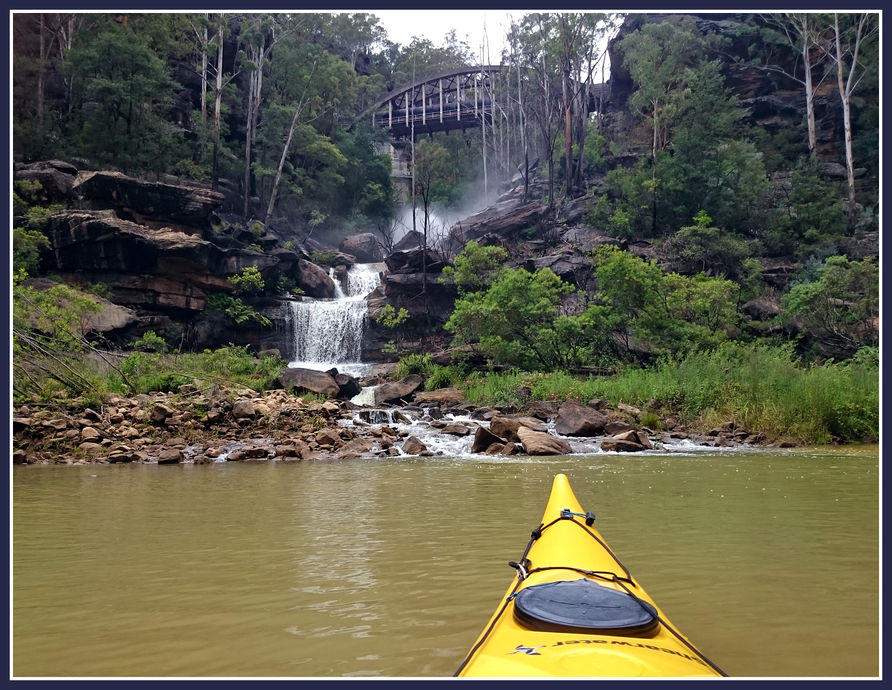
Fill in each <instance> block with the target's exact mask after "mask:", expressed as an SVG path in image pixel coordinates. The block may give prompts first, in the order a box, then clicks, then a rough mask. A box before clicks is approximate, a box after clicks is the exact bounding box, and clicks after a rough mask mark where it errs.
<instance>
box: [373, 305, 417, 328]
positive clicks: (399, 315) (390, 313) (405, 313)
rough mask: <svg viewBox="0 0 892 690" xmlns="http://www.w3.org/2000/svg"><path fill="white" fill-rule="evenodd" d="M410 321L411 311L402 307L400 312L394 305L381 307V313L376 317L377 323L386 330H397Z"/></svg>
mask: <svg viewBox="0 0 892 690" xmlns="http://www.w3.org/2000/svg"><path fill="white" fill-rule="evenodd" d="M408 319H409V310H408V309H406V308H405V307H400V308H399V311H397V309H396V308H395V307H394V306H393V305H392V304H385V305H384V306H383V307H381V312H380V313H379V314H378V316H376V317H375V321H377V322H378V323H380V324H381V325H382V326H384V327H385V328H396V327H397V326H399V325H401V324H403V323H405V322H406V321H407V320H408Z"/></svg>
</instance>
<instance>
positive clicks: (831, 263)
mask: <svg viewBox="0 0 892 690" xmlns="http://www.w3.org/2000/svg"><path fill="white" fill-rule="evenodd" d="M782 304H783V306H784V308H785V309H786V311H787V314H788V316H791V317H796V318H798V319H800V320H801V322H802V326H803V329H804V331H805V333H807V334H808V335H809V336H810V337H812V338H814V340H815V341H816V342H817V343H818V345H819V346H820V347H821V349H822V350H823V353H824V354H825V356H830V357H851V356H852V355H853V354H855V352H857V351H858V350H859V349H861V348H862V347H865V346H876V345H878V344H879V307H880V294H879V269H878V266H877V264H876V262H875V260H874V259H871V258H867V259H864V260H862V261H850V260H849V259H848V258H846V257H844V256H831V257H828V258H827V259H826V260H825V261H824V263H823V265H822V266H821V267H820V268H819V269H818V278H817V280H813V281H811V282H800V283H797V284H795V285H793V287H792V288H790V291H789V292H788V293H787V294H786V295H784V296H783V298H782Z"/></svg>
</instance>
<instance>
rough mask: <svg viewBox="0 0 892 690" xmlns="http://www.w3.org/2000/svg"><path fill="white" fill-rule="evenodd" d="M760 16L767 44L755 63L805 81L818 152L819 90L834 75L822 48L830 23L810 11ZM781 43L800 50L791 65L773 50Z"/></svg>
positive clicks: (810, 142)
mask: <svg viewBox="0 0 892 690" xmlns="http://www.w3.org/2000/svg"><path fill="white" fill-rule="evenodd" d="M759 18H760V19H761V20H762V22H764V24H765V27H766V28H767V30H764V29H763V30H762V31H760V35H761V39H762V41H761V43H762V45H763V48H762V51H761V53H759V54H756V55H754V56H753V58H754V64H755V65H756V66H757V67H758V68H759V69H762V70H765V71H769V72H776V73H779V74H783V75H784V76H786V77H789V78H790V79H792V80H793V81H795V82H798V83H799V84H802V86H803V89H804V93H805V119H806V125H807V128H808V150H809V153H810V154H812V155H814V153H815V147H816V146H817V130H816V125H815V104H814V99H815V92H816V90H818V89H820V87H821V84H822V83H823V82H824V80H825V79H827V78H828V77H829V76H830V74H831V69H830V68H831V67H832V63H831V62H829V61H828V59H827V52H826V51H825V50H823V49H822V46H824V45H826V42H827V40H828V36H827V25H826V23H825V22H823V21H822V20H821V18H820V17H818V16H816V15H814V14H812V13H808V12H779V13H771V14H761V15H759ZM777 43H780V44H783V45H786V46H789V47H790V48H791V49H792V50H793V51H794V52H795V53H796V55H797V59H796V60H795V61H794V62H793V63H792V64H790V65H789V66H785V62H784V61H783V60H782V59H780V56H776V53H775V52H774V51H773V50H772V47H773V45H774V44H777ZM775 57H777V58H778V59H775ZM816 71H817V82H816V81H815V77H816V74H815V72H816Z"/></svg>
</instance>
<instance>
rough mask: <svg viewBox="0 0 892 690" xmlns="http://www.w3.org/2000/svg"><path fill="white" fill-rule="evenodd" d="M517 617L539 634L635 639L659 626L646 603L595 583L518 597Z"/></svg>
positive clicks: (541, 588)
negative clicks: (612, 634)
mask: <svg viewBox="0 0 892 690" xmlns="http://www.w3.org/2000/svg"><path fill="white" fill-rule="evenodd" d="M514 615H515V617H516V618H517V619H518V621H519V622H521V623H523V624H524V625H526V626H527V627H530V628H533V629H536V630H547V631H562V630H572V631H576V632H586V631H589V632H598V633H607V634H609V633H610V632H616V633H617V634H623V635H633V634H638V635H640V634H643V633H646V632H649V631H650V630H652V629H653V628H654V627H656V625H657V622H658V620H657V612H656V609H654V607H653V606H651V605H650V604H648V603H647V602H645V601H641V600H640V599H636V598H635V597H633V596H631V595H629V594H626V593H624V592H620V591H618V590H615V589H611V588H609V587H603V586H602V585H599V584H598V583H597V582H592V581H591V580H586V579H584V578H583V579H579V580H573V581H567V580H561V581H558V582H546V583H544V584H541V585H533V586H531V587H526V588H525V589H522V590H520V591H519V592H518V593H517V594H516V595H515V597H514Z"/></svg>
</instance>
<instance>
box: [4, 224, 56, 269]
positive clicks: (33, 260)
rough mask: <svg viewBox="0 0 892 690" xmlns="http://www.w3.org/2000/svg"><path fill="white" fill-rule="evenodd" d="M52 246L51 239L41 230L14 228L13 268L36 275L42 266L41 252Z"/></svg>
mask: <svg viewBox="0 0 892 690" xmlns="http://www.w3.org/2000/svg"><path fill="white" fill-rule="evenodd" d="M49 248H50V241H49V240H48V239H47V237H46V235H44V234H43V233H42V232H40V230H27V229H25V228H13V229H12V268H13V270H14V271H18V270H24V271H25V272H26V273H28V274H29V275H36V274H37V272H38V269H39V267H40V253H41V251H43V250H46V249H49Z"/></svg>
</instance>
